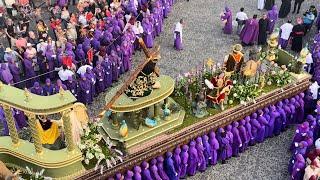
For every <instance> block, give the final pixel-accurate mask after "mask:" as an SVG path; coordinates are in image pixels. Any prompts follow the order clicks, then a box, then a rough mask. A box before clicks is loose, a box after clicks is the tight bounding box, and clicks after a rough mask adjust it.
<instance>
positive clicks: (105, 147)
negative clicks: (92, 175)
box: [78, 122, 123, 173]
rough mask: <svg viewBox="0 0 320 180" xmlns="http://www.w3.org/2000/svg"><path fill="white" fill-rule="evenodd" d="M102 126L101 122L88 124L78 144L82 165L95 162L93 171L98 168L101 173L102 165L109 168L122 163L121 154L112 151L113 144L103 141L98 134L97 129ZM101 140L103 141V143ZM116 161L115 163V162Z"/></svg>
mask: <svg viewBox="0 0 320 180" xmlns="http://www.w3.org/2000/svg"><path fill="white" fill-rule="evenodd" d="M102 125H103V124H102V123H101V122H89V124H88V126H87V127H86V128H85V129H84V134H83V135H82V137H81V143H79V144H78V147H79V149H80V150H81V152H82V154H83V158H84V160H83V161H84V164H86V165H89V164H90V163H91V162H92V161H94V162H95V170H98V168H100V172H101V173H103V168H104V165H106V166H107V168H111V167H113V166H115V165H116V164H117V162H119V161H120V162H122V157H121V156H123V153H122V152H121V151H120V150H118V149H114V148H113V147H114V144H113V143H112V141H111V140H110V139H109V138H107V139H103V137H102V135H101V134H99V132H98V128H99V127H101V126H102ZM102 140H105V141H104V142H103V141H102ZM116 159H117V160H118V161H117V160H116Z"/></svg>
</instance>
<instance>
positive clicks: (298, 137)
mask: <svg viewBox="0 0 320 180" xmlns="http://www.w3.org/2000/svg"><path fill="white" fill-rule="evenodd" d="M309 130H310V129H309V123H308V122H307V121H306V122H303V123H302V124H300V125H299V126H298V128H297V129H296V132H295V135H294V137H293V140H292V144H291V147H290V150H291V151H293V150H294V149H295V146H296V143H299V142H301V141H303V140H304V139H305V137H306V136H307V132H309Z"/></svg>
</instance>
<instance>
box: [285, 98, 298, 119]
mask: <svg viewBox="0 0 320 180" xmlns="http://www.w3.org/2000/svg"><path fill="white" fill-rule="evenodd" d="M294 102H295V100H293V102H291V101H289V99H285V103H286V104H287V105H288V106H289V108H290V110H291V114H290V118H289V119H290V123H293V124H295V123H296V121H295V120H296V107H295V106H294Z"/></svg>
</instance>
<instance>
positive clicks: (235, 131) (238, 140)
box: [232, 121, 242, 157]
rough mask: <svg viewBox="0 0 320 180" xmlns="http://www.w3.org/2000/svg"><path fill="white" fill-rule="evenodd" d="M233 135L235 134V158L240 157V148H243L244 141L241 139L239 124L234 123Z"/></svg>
mask: <svg viewBox="0 0 320 180" xmlns="http://www.w3.org/2000/svg"><path fill="white" fill-rule="evenodd" d="M232 124H233V127H232V134H233V144H232V155H233V156H235V157H239V148H240V147H242V140H241V137H240V133H239V130H238V127H239V123H238V122H236V121H235V122H233V123H232Z"/></svg>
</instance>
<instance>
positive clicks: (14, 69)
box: [8, 59, 21, 83]
mask: <svg viewBox="0 0 320 180" xmlns="http://www.w3.org/2000/svg"><path fill="white" fill-rule="evenodd" d="M8 62H9V64H8V66H9V70H10V72H11V74H12V76H13V82H14V83H17V82H19V81H20V79H21V78H20V68H19V67H18V66H17V65H16V63H14V61H13V59H10V60H9V61H8Z"/></svg>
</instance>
